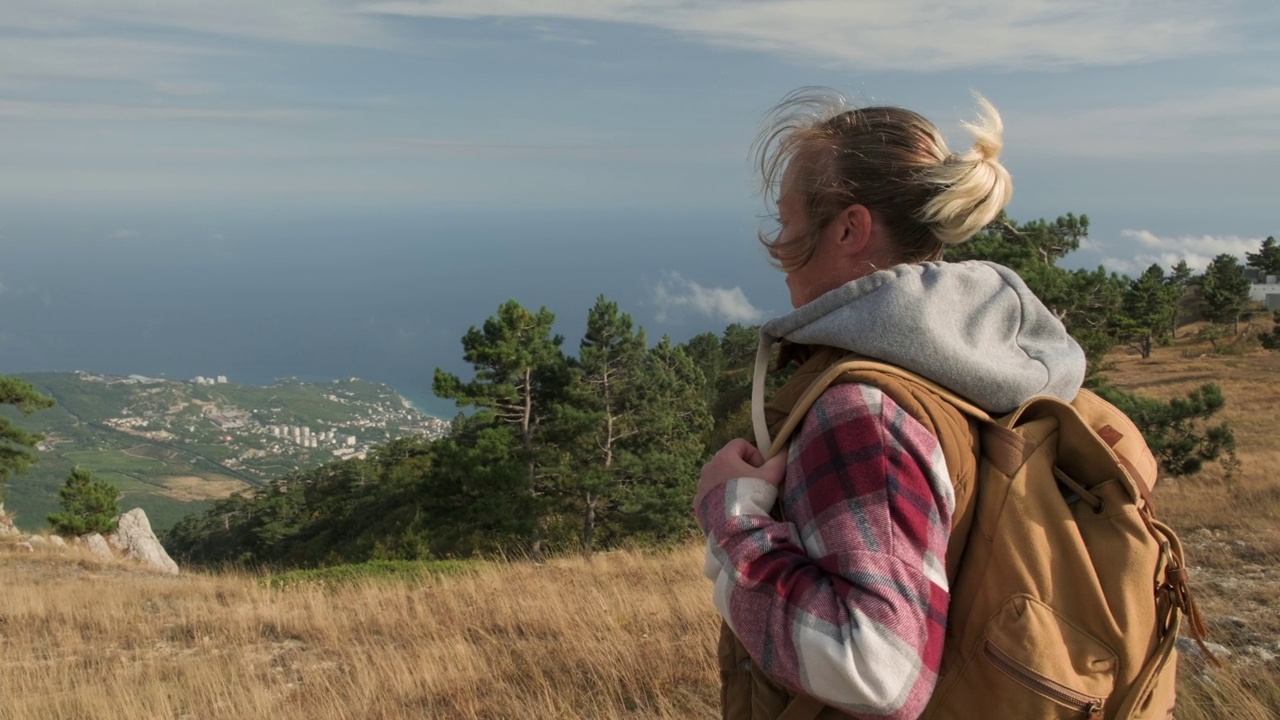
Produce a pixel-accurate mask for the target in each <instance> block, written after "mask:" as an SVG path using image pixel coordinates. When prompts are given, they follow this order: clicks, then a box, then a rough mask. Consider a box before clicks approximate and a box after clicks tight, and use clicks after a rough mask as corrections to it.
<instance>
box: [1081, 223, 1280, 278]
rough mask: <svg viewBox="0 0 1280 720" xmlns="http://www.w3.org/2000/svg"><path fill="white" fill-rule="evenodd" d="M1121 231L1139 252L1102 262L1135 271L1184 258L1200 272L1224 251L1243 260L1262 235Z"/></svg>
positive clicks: (1171, 265)
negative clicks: (1165, 233)
mask: <svg viewBox="0 0 1280 720" xmlns="http://www.w3.org/2000/svg"><path fill="white" fill-rule="evenodd" d="M1120 235H1121V236H1122V237H1124V238H1125V239H1127V240H1132V241H1134V242H1136V243H1137V245H1138V248H1139V250H1138V252H1137V253H1136V254H1135V255H1134V256H1133V257H1131V258H1114V257H1108V258H1105V259H1104V260H1103V264H1104V265H1105V266H1106V267H1108V268H1111V269H1113V270H1119V271H1121V272H1125V273H1130V274H1133V273H1138V272H1141V271H1142V270H1144V269H1146V268H1147V267H1149V266H1150V265H1151V264H1152V263H1156V264H1159V265H1160V266H1161V267H1163V268H1165V269H1168V268H1171V267H1173V266H1174V265H1177V264H1178V261H1180V260H1186V261H1187V265H1189V266H1190V267H1191V269H1193V270H1195V271H1197V272H1199V271H1202V270H1204V269H1205V268H1206V267H1208V265H1209V263H1210V262H1212V261H1213V259H1214V258H1215V257H1217V256H1218V255H1221V254H1223V253H1226V254H1228V255H1234V256H1235V257H1237V258H1240V259H1241V261H1243V260H1244V254H1245V253H1246V252H1257V251H1258V248H1259V246H1261V245H1262V238H1260V237H1258V238H1247V237H1240V236H1239V235H1178V236H1160V235H1156V234H1155V233H1153V232H1151V231H1150V230H1122V231H1121V232H1120Z"/></svg>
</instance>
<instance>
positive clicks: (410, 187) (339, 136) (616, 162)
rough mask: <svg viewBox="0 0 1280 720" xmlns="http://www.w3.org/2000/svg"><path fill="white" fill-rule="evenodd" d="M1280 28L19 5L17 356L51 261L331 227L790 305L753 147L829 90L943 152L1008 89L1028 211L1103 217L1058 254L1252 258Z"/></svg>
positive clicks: (875, 17)
mask: <svg viewBox="0 0 1280 720" xmlns="http://www.w3.org/2000/svg"><path fill="white" fill-rule="evenodd" d="M1277 38H1280V3H1275V2H1274V0H1240V1H1236V0H1127V1H1126V0H1054V1H1053V2H1049V1H1048V0H975V1H972V2H954V1H950V2H948V1H941V0H859V1H857V2H853V1H850V0H796V1H794V2H781V1H778V0H751V1H750V2H744V1H742V0H646V1H645V2H639V1H636V0H387V1H377V0H270V2H266V1H264V0H166V1H165V2H161V3H157V2H154V1H153V0H0V168H3V172H0V253H5V254H8V255H9V257H10V261H9V262H5V261H4V260H3V257H4V256H3V255H0V361H6V358H7V361H8V362H10V363H17V364H18V365H23V364H30V362H34V361H32V360H30V359H29V358H30V357H34V356H30V355H21V354H13V353H10V354H9V355H8V356H6V355H5V353H4V343H5V342H6V338H8V342H9V343H10V345H13V343H15V342H17V343H18V344H21V343H22V342H24V341H23V338H22V336H21V333H19V332H18V331H16V330H14V329H13V328H6V327H5V322H6V321H5V320H4V312H3V311H4V307H5V305H6V302H5V301H6V297H8V299H10V300H12V298H13V297H14V296H18V295H24V294H25V295H39V294H40V293H42V292H44V293H46V294H47V293H49V292H52V290H50V288H49V287H48V285H50V284H52V283H54V282H57V281H63V282H65V279H66V275H65V273H64V275H63V276H61V280H58V277H59V276H58V275H57V273H55V272H54V270H55V269H57V268H58V267H60V266H59V265H58V263H59V262H64V261H65V262H66V263H70V264H69V265H64V266H61V267H63V268H64V269H66V268H71V269H72V270H73V271H74V272H73V273H72V274H74V273H75V272H80V273H85V274H89V273H92V272H94V271H96V272H104V270H103V268H104V267H107V266H111V262H116V261H119V262H120V263H121V264H122V265H128V264H129V263H128V259H129V258H139V260H138V263H140V264H141V265H142V266H145V267H148V268H153V269H155V268H156V267H158V266H156V265H154V262H155V261H154V260H143V259H141V258H155V257H157V256H163V257H165V258H167V260H166V261H165V262H171V263H178V264H181V263H183V262H188V263H198V262H200V261H201V258H214V259H217V258H222V257H225V256H227V255H228V254H229V253H230V254H232V255H233V256H234V257H236V258H242V259H244V260H245V261H246V262H249V261H251V259H252V258H253V257H255V255H254V253H264V252H265V253H267V254H268V255H271V254H272V253H273V252H279V253H283V254H285V255H287V254H288V252H296V253H297V254H298V256H299V257H301V256H303V255H305V254H306V252H307V242H308V240H307V237H308V236H314V234H315V233H320V234H323V233H322V232H320V231H318V230H315V229H316V228H320V229H325V228H343V229H344V232H347V233H348V235H347V238H348V241H349V242H351V243H354V244H356V246H357V247H358V246H359V245H360V243H362V242H366V239H367V238H379V237H381V238H389V237H391V236H392V235H393V234H394V231H395V229H396V228H402V229H403V228H406V227H411V228H412V229H411V230H405V232H407V233H410V234H412V235H413V236H414V237H415V238H416V242H417V246H416V249H417V250H418V251H423V250H425V251H429V252H430V253H432V255H431V257H433V258H434V263H435V265H436V266H437V267H435V268H434V270H435V271H436V272H437V276H434V277H435V279H434V280H433V282H447V281H449V280H450V277H451V276H452V278H453V280H454V281H457V280H458V277H457V275H458V273H457V272H454V273H450V270H449V263H450V262H453V261H455V260H456V262H458V263H464V259H463V258H464V256H468V255H467V254H468V253H470V255H469V256H468V257H488V258H497V257H499V256H503V255H504V254H506V255H507V256H508V257H521V258H524V259H525V260H524V261H523V262H524V265H522V266H521V267H520V268H515V269H513V272H515V271H516V270H523V271H524V272H525V273H526V274H529V271H530V270H532V269H534V268H537V270H538V273H537V275H538V277H540V278H541V280H540V281H541V282H543V283H544V284H545V285H547V286H559V285H566V284H573V283H574V282H577V281H578V280H580V279H581V275H578V276H576V277H575V275H574V274H573V273H574V270H573V268H574V264H575V263H578V262H579V261H582V262H585V260H584V258H587V257H588V256H592V257H595V256H599V257H600V258H602V259H603V260H608V259H611V258H613V259H616V261H617V262H620V263H629V262H634V263H635V264H634V268H635V272H634V273H633V274H632V276H627V275H626V273H625V272H622V271H619V272H618V273H616V274H614V275H610V283H611V284H610V286H609V287H610V288H613V289H616V292H617V294H619V295H622V296H625V297H627V298H630V299H631V300H632V307H633V308H634V311H635V312H636V314H637V315H638V316H639V318H640V319H641V320H643V321H645V322H647V323H650V324H652V325H653V326H654V327H656V328H657V329H659V330H664V331H665V330H671V331H673V332H679V331H684V332H686V334H687V332H688V331H689V330H690V329H696V327H695V326H697V325H698V323H701V324H702V326H705V327H707V328H713V327H715V326H716V325H717V324H718V326H719V327H723V325H724V324H725V323H726V322H736V321H740V322H754V321H759V320H761V319H763V318H765V317H767V316H768V315H770V314H776V313H778V312H780V311H783V310H785V309H787V308H786V307H785V302H786V301H785V291H784V290H783V289H782V286H781V278H780V277H778V276H777V275H776V274H770V272H769V271H768V270H767V268H764V267H763V258H762V256H761V254H760V252H759V249H758V247H757V246H756V244H755V242H754V230H755V228H756V227H757V224H758V223H759V221H760V218H761V216H762V215H764V214H766V213H767V212H768V210H767V209H766V208H765V207H764V206H763V205H762V202H761V200H760V198H759V195H758V193H757V187H756V180H755V177H754V175H753V173H752V165H751V162H750V158H749V147H750V145H751V142H752V140H753V138H754V136H755V134H756V133H757V131H758V130H759V127H760V122H761V119H762V118H763V116H764V115H765V113H766V112H767V111H768V110H769V108H770V107H771V106H772V105H774V104H775V103H777V102H778V101H779V100H780V99H781V98H782V97H783V96H784V95H785V94H786V93H788V92H789V91H791V90H794V89H796V88H798V87H801V86H811V85H821V86H827V87H831V88H834V89H836V90H838V91H840V92H843V93H845V94H846V95H847V96H848V97H850V98H851V99H852V100H854V101H855V102H856V103H859V104H894V105H902V106H905V107H909V108H912V109H914V110H917V111H919V112H921V113H923V114H924V115H925V116H927V117H929V118H931V119H933V120H934V121H935V122H936V123H937V124H938V125H939V127H941V128H942V129H943V132H944V134H945V135H946V136H947V138H948V139H949V141H950V142H951V145H952V149H953V150H961V149H963V148H965V147H967V146H968V144H969V138H968V137H967V136H966V135H965V133H964V132H963V131H962V129H961V123H962V122H963V121H964V120H966V119H970V118H972V117H973V116H974V115H975V102H974V99H973V94H974V93H981V94H982V95H983V96H985V97H987V98H988V99H990V100H991V101H992V102H993V103H994V104H995V105H996V107H997V108H999V110H1000V111H1001V113H1002V115H1003V118H1004V121H1005V126H1006V133H1005V140H1006V146H1005V153H1004V155H1003V161H1004V162H1005V164H1006V166H1007V167H1008V168H1009V169H1010V171H1011V172H1012V174H1013V177H1014V188H1015V190H1014V198H1013V201H1012V204H1011V205H1010V213H1011V215H1012V216H1013V217H1014V218H1017V219H1033V218H1036V217H1054V216H1057V215H1061V214H1064V213H1066V212H1069V211H1070V212H1075V213H1077V214H1078V213H1086V214H1088V215H1089V217H1090V219H1091V221H1092V225H1091V228H1092V232H1091V235H1090V239H1089V241H1088V242H1087V244H1086V246H1085V247H1084V248H1083V249H1082V251H1081V252H1079V253H1076V254H1075V255H1073V256H1072V258H1071V259H1070V260H1069V262H1071V263H1075V264H1077V265H1079V266H1094V265H1097V264H1099V263H1105V264H1106V265H1107V267H1109V268H1111V269H1115V270H1119V271H1123V272H1130V273H1135V272H1139V271H1141V270H1142V269H1143V268H1144V267H1146V265H1148V264H1150V263H1151V262H1160V263H1162V264H1165V265H1166V266H1167V265H1171V264H1173V263H1174V262H1176V261H1177V260H1178V259H1181V258H1186V259H1188V260H1189V261H1190V262H1191V264H1192V265H1193V266H1202V265H1203V264H1205V263H1206V262H1207V261H1208V260H1209V259H1210V258H1212V257H1213V256H1214V255H1216V254H1218V253H1220V252H1229V253H1233V254H1236V255H1239V256H1242V255H1243V253H1244V252H1245V251H1248V250H1254V249H1256V248H1257V246H1258V244H1259V243H1260V241H1261V239H1262V238H1263V237H1265V236H1267V235H1274V234H1276V233H1277V232H1278V231H1280V217H1278V211H1277V209H1276V208H1277V205H1278V204H1277V195H1278V193H1277V191H1278V190H1280V181H1278V180H1277V179H1276V178H1277V177H1278V176H1280V173H1277V170H1276V168H1277V167H1280V40H1277ZM486 223H488V224H486ZM468 227H471V228H480V227H485V228H488V229H487V230H486V233H485V234H484V235H483V236H481V235H479V234H477V233H474V232H473V233H471V234H470V235H468V234H467V230H466V229H467V228H468ZM433 228H434V230H433ZM499 228H500V229H499ZM639 228H643V229H644V232H640V231H639V230H638V229H639ZM693 228H697V230H696V232H695V231H694V230H693ZM629 233H630V234H629ZM570 235H573V237H570ZM586 235H591V237H593V238H595V239H594V241H593V242H586V241H584V240H583V237H585V236H586ZM499 236H501V237H499ZM623 237H626V238H630V239H628V240H627V241H626V243H627V246H626V247H623V246H622V244H621V243H622V241H621V240H616V239H617V238H623ZM646 238H649V239H647V240H646ZM367 242H369V243H371V244H370V247H373V245H377V242H378V241H375V240H373V239H369V240H367ZM386 242H387V243H391V245H378V247H379V248H383V250H386V248H387V247H392V246H393V245H394V246H396V247H399V246H398V245H395V243H394V242H392V241H391V240H387V241H386ZM287 243H294V245H288V247H287V248H286V244H287ZM535 243H536V245H534V244H535ZM637 243H639V246H638V247H637V246H636V244H637ZM646 243H649V244H650V246H646ZM6 246H8V247H9V248H10V250H13V249H14V248H17V249H19V250H20V252H16V253H15V252H6V251H5V249H4V248H5V247H6ZM383 250H379V252H383ZM646 250H649V252H648V253H647V254H646ZM387 253H390V251H387ZM681 253H695V254H696V262H695V260H694V259H693V256H692V255H684V254H681ZM91 257H92V258H96V259H93V260H88V259H83V258H91ZM273 257H274V256H273ZM326 257H328V256H326ZM334 257H337V256H334ZM407 257H408V256H407V255H406V256H403V257H399V258H398V257H397V256H395V255H394V253H391V254H385V256H383V257H382V258H381V260H380V262H382V263H383V266H384V267H386V266H391V265H396V264H397V263H403V262H405V258H407ZM415 257H419V256H415ZM70 258H82V259H81V260H72V259H70ZM103 258H112V260H111V261H109V262H108V261H106V260H103ZM334 261H335V262H341V260H340V259H335V260H334ZM104 262H106V265H104V264H103V263H104ZM23 263H29V266H28V265H26V264H23ZM77 263H79V264H77ZM149 263H150V264H149ZM282 263H283V261H282ZM232 264H234V263H232ZM748 266H750V267H752V268H757V269H752V270H746V269H745V268H747V267H748ZM228 267H231V265H228ZM279 267H280V268H282V270H281V271H282V272H284V270H283V268H285V267H286V265H285V264H281V265H280V266H279ZM459 267H461V265H459ZM41 268H44V270H40V269H41ZM625 269H626V268H625V267H624V268H623V270H625ZM157 272H159V271H158V270H157ZM42 273H43V274H42ZM153 274H154V273H153ZM147 276H148V275H147V274H146V273H144V274H143V275H141V276H138V277H137V278H134V277H132V276H130V277H131V280H130V282H146V277H147ZM121 277H123V275H122V276H121ZM411 278H412V276H411V274H409V273H406V274H405V279H404V281H405V282H410V281H411ZM229 282H230V284H231V285H233V286H234V284H235V283H234V282H233V281H229ZM470 282H472V283H475V282H477V281H476V280H475V279H474V278H473V279H471V280H470ZM528 282H532V281H528ZM522 287H523V286H522ZM596 289H598V288H592V290H593V291H594V290H596ZM497 294H501V292H497ZM533 295H534V296H536V295H537V293H533ZM495 296H496V295H495ZM477 301H479V300H477ZM492 305H493V307H496V303H492ZM10 306H11V307H12V303H10ZM488 311H489V310H488V306H487V305H486V310H485V311H484V312H488ZM479 321H480V318H479V317H473V318H472V319H470V322H479ZM681 323H683V324H681ZM463 327H465V323H464V325H463ZM452 331H453V328H452V327H450V328H449V332H452ZM25 342H27V344H28V345H30V344H31V343H37V342H44V341H42V340H37V339H32V338H28V339H27V340H26V341H25ZM41 357H45V356H43V355H42V356H41ZM15 358H16V359H15ZM23 358H28V359H26V360H23Z"/></svg>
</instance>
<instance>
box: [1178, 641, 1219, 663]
mask: <svg viewBox="0 0 1280 720" xmlns="http://www.w3.org/2000/svg"><path fill="white" fill-rule="evenodd" d="M1204 646H1205V647H1206V648H1208V650H1209V652H1211V653H1213V656H1214V657H1216V658H1218V659H1219V660H1223V659H1225V658H1229V657H1231V651H1230V650H1228V649H1227V647H1226V646H1225V645H1219V644H1218V643H1211V642H1207V643H1205V644H1204ZM1177 647H1178V652H1179V653H1182V655H1183V657H1186V658H1187V659H1189V660H1197V661H1201V662H1203V661H1204V660H1205V657H1204V651H1202V650H1201V649H1200V646H1199V645H1197V644H1196V641H1195V640H1192V639H1191V638H1189V637H1179V638H1178V642H1177Z"/></svg>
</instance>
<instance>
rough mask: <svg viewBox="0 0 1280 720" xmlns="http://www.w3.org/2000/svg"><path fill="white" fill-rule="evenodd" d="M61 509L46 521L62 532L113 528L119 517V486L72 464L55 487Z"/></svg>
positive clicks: (85, 531) (76, 534)
mask: <svg viewBox="0 0 1280 720" xmlns="http://www.w3.org/2000/svg"><path fill="white" fill-rule="evenodd" d="M58 502H59V504H61V506H62V511H61V512H58V513H54V514H53V515H50V516H49V517H48V521H49V525H51V526H52V527H53V529H54V531H55V532H57V533H59V534H62V535H74V536H80V535H87V534H89V533H101V534H103V535H106V534H109V533H113V532H115V531H116V519H117V518H118V517H120V490H119V489H118V488H116V486H115V485H112V484H111V483H109V482H106V481H104V480H95V479H94V478H93V475H92V474H91V473H90V472H89V471H88V470H84V469H82V468H78V467H77V468H74V469H72V471H71V474H70V475H68V476H67V482H66V484H65V485H63V486H62V487H61V488H59V489H58Z"/></svg>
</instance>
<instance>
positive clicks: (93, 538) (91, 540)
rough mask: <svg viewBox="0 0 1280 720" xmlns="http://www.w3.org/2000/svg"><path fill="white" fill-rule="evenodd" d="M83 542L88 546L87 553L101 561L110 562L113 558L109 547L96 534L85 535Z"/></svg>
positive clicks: (104, 539)
mask: <svg viewBox="0 0 1280 720" xmlns="http://www.w3.org/2000/svg"><path fill="white" fill-rule="evenodd" d="M84 542H85V544H86V545H88V546H89V552H91V553H93V554H94V555H96V556H98V557H100V558H102V559H103V560H110V559H112V558H113V557H115V555H114V554H113V553H112V552H111V546H110V545H108V544H107V541H106V538H104V537H102V536H101V535H99V534H98V533H90V534H88V535H85V536H84Z"/></svg>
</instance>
